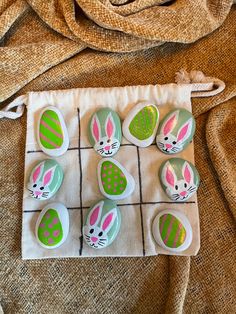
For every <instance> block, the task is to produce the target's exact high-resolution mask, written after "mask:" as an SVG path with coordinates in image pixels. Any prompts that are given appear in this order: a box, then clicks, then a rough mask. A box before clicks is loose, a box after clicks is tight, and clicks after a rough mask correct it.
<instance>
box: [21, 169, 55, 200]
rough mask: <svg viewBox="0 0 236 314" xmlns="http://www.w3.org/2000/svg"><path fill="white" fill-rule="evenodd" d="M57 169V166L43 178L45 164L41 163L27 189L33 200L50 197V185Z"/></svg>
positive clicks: (49, 170) (33, 173) (32, 175)
mask: <svg viewBox="0 0 236 314" xmlns="http://www.w3.org/2000/svg"><path fill="white" fill-rule="evenodd" d="M56 167H57V166H53V167H51V168H50V169H48V170H47V171H45V173H44V175H43V176H42V174H43V169H44V163H40V164H39V165H38V166H37V167H36V169H35V170H34V171H33V172H32V174H31V176H30V181H29V183H28V185H27V188H28V190H29V192H30V195H31V196H32V197H33V198H36V199H47V198H49V197H50V193H51V192H52V191H51V190H50V189H49V185H50V184H51V182H52V180H53V176H54V172H55V169H56ZM41 177H42V178H41ZM40 178H41V179H40Z"/></svg>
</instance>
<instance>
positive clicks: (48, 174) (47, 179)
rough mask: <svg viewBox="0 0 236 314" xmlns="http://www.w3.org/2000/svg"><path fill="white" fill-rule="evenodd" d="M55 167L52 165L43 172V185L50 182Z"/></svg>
mask: <svg viewBox="0 0 236 314" xmlns="http://www.w3.org/2000/svg"><path fill="white" fill-rule="evenodd" d="M55 169H56V166H54V167H52V168H50V169H48V170H47V171H46V172H45V174H44V176H43V185H44V186H46V185H50V183H51V182H52V180H53V176H54V172H55Z"/></svg>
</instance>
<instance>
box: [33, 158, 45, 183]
mask: <svg viewBox="0 0 236 314" xmlns="http://www.w3.org/2000/svg"><path fill="white" fill-rule="evenodd" d="M43 168H44V163H41V164H40V165H38V167H37V168H36V169H35V170H34V172H33V173H32V175H31V180H32V181H33V183H35V182H36V181H37V180H38V179H39V178H40V176H41V174H42V172H43Z"/></svg>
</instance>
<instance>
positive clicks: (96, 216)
mask: <svg viewBox="0 0 236 314" xmlns="http://www.w3.org/2000/svg"><path fill="white" fill-rule="evenodd" d="M103 203H104V202H100V203H98V204H96V205H95V206H94V207H93V209H92V210H91V212H90V214H89V216H88V224H89V225H90V226H94V225H97V224H98V222H99V220H100V218H101V214H102V207H103Z"/></svg>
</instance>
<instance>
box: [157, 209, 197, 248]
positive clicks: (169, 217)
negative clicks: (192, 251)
mask: <svg viewBox="0 0 236 314" xmlns="http://www.w3.org/2000/svg"><path fill="white" fill-rule="evenodd" d="M152 235H153V237H154V239H155V241H156V243H157V244H159V245H160V246H161V247H162V248H163V249H166V250H168V251H170V252H175V253H178V252H183V251H185V250H186V249H187V248H188V247H189V246H190V245H191V243H192V227H191V224H190V222H189V220H188V218H187V217H186V216H185V215H184V214H183V213H181V212H179V211H176V210H171V209H170V210H169V209H167V210H163V211H161V212H160V213H159V214H157V216H156V217H155V218H154V220H153V223H152Z"/></svg>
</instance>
